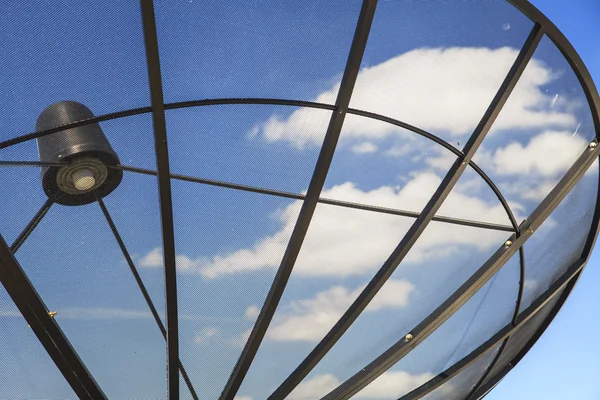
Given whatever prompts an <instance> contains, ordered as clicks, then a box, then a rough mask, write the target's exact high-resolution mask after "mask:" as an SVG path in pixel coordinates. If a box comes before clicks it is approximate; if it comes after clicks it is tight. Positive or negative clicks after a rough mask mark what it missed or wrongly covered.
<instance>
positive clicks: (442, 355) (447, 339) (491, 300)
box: [306, 263, 515, 400]
mask: <svg viewBox="0 0 600 400" xmlns="http://www.w3.org/2000/svg"><path fill="white" fill-rule="evenodd" d="M511 265H512V266H511ZM514 266H515V264H514V263H512V264H507V265H506V266H505V267H503V269H502V270H500V271H499V272H498V273H497V274H496V277H497V278H495V279H494V278H493V280H490V281H489V282H488V283H487V284H486V285H484V286H483V287H482V288H481V289H480V290H479V291H478V292H477V293H476V294H475V295H474V296H473V297H472V298H471V299H469V301H467V303H465V305H464V306H463V307H462V308H460V309H459V310H458V311H457V312H456V313H454V314H453V315H452V316H451V317H450V318H449V319H448V320H447V321H446V322H444V323H443V324H442V325H441V326H440V327H439V328H438V329H437V330H435V331H434V332H433V333H432V334H431V335H430V336H429V337H428V338H426V339H425V340H424V341H423V342H422V343H421V344H419V345H418V346H417V347H416V348H415V349H413V351H411V352H410V353H409V354H408V355H407V356H406V357H404V358H403V359H401V360H400V361H399V362H398V363H396V364H395V365H394V366H393V367H391V368H390V369H389V370H388V371H387V372H385V373H383V374H382V375H381V376H379V377H378V378H377V379H376V380H374V381H373V382H371V383H370V384H369V385H368V386H366V387H365V388H364V389H363V390H362V391H360V392H359V393H357V394H356V396H355V397H354V398H356V399H365V400H366V399H397V398H398V397H401V396H403V395H405V394H406V393H408V392H410V391H411V390H414V389H416V388H417V387H419V386H420V385H422V384H423V383H425V382H427V381H428V380H430V379H431V378H433V377H434V376H436V375H437V374H439V373H441V372H443V371H444V370H446V369H447V368H448V367H450V366H451V365H453V364H454V363H455V362H457V361H459V360H460V359H462V358H463V357H464V356H466V355H467V354H469V353H470V352H471V351H472V350H474V349H475V348H476V347H477V346H478V345H480V344H481V343H483V342H484V341H485V340H486V339H487V338H488V337H489V336H491V335H489V334H488V333H487V332H482V328H483V326H484V325H493V327H491V328H492V329H490V330H494V333H495V331H498V330H499V329H500V328H501V327H502V326H503V325H505V322H506V319H508V320H510V315H509V314H510V312H511V310H510V307H508V304H507V305H504V306H503V305H502V304H501V302H499V297H498V296H497V295H494V293H493V292H495V291H497V290H501V289H506V288H505V287H504V285H503V284H502V283H503V282H505V279H506V278H505V276H503V275H505V274H507V276H512V275H514V271H513V270H514ZM513 279H514V277H513ZM513 286H514V285H513ZM507 303H510V305H514V297H513V299H511V300H510V301H507ZM503 308H504V310H503ZM503 314H504V315H503ZM496 315H499V318H497V319H496V318H495V316H496ZM486 328H487V327H486ZM483 330H485V328H483ZM405 332H408V330H407V331H405ZM402 336H403V335H397V336H396V340H398V339H399V338H402ZM465 338H468V340H465ZM466 342H469V344H472V345H473V346H472V347H469V348H468V349H464V344H465V343H466ZM463 349H464V350H463ZM359 365H361V364H359ZM354 372H356V368H355V371H354ZM342 380H343V379H342ZM306 383H308V381H307V382H306ZM440 389H442V387H440ZM451 393H452V390H451V388H450V387H448V386H446V388H445V389H444V394H445V395H446V398H448V399H453V398H455V397H453V396H451Z"/></svg>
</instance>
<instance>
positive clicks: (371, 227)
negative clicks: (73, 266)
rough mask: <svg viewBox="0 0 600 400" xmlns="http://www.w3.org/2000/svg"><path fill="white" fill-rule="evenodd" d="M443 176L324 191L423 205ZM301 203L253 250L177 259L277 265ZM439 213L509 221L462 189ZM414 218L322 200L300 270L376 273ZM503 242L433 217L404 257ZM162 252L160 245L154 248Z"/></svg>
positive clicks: (204, 268) (226, 268)
mask: <svg viewBox="0 0 600 400" xmlns="http://www.w3.org/2000/svg"><path fill="white" fill-rule="evenodd" d="M440 181H441V178H440V177H439V176H437V175H436V174H434V173H432V172H422V173H418V174H414V176H413V177H412V179H411V180H410V181H408V182H407V183H406V184H405V185H404V186H403V187H401V188H398V187H396V188H394V187H390V186H382V187H380V188H378V189H374V190H371V191H362V190H361V189H359V188H357V187H356V185H355V184H353V183H351V182H346V183H343V184H341V185H337V186H334V187H332V188H330V189H328V190H324V191H323V193H322V196H323V197H326V198H332V199H341V200H350V201H354V202H358V203H363V204H373V205H379V206H383V207H390V208H400V209H406V210H413V211H420V210H421V209H422V208H423V206H424V205H425V203H426V202H427V200H428V199H429V197H430V196H431V194H432V193H433V192H434V191H435V189H436V188H437V186H438V185H439V183H440ZM298 208H299V206H298V205H297V204H293V205H290V206H288V207H287V208H285V209H284V210H282V211H280V212H278V213H277V218H278V219H279V221H280V222H281V229H280V230H279V231H278V232H276V233H275V234H273V235H270V236H266V237H264V238H262V239H260V240H258V241H257V242H255V243H254V244H253V245H252V246H250V247H248V248H242V249H238V250H235V251H232V252H230V253H225V254H217V255H213V256H210V257H199V258H196V259H190V258H189V257H187V256H184V255H179V256H178V260H180V259H185V260H186V261H185V263H184V267H181V264H180V263H179V262H178V268H179V270H180V272H183V273H197V274H201V275H202V276H204V277H205V278H208V279H214V278H217V277H220V276H225V275H230V274H236V273H240V272H250V271H255V270H260V269H275V268H277V267H278V266H279V263H280V262H281V257H282V255H283V253H284V251H285V248H286V246H287V243H288V240H289V236H290V233H291V231H292V229H293V227H294V224H295V221H296V218H295V216H296V215H297V213H298ZM438 214H439V215H445V216H453V217H457V218H466V219H473V220H479V221H488V222H496V223H501V224H502V223H507V221H508V220H507V217H506V214H505V212H504V209H503V208H502V206H501V205H500V204H499V203H498V202H493V203H487V202H485V201H483V200H481V199H478V198H476V197H472V196H468V195H467V194H464V193H462V192H461V191H460V190H454V191H452V193H451V194H450V195H449V196H448V198H447V199H446V201H445V202H444V204H443V205H442V207H441V209H440V211H439V213H438ZM413 221H414V220H413V219H411V218H404V217H395V216H390V215H386V214H381V213H374V212H365V211H360V210H354V209H349V208H343V207H336V206H327V205H320V206H319V207H317V209H316V211H315V214H314V217H313V219H312V222H311V225H310V228H309V231H308V234H307V236H306V239H305V241H304V244H303V249H302V251H301V252H300V255H299V256H298V259H297V262H296V265H295V267H294V271H295V273H296V274H299V275H303V276H351V275H363V274H366V273H369V272H372V271H374V270H376V269H377V268H379V267H380V266H381V264H382V263H383V261H385V259H386V258H387V256H388V255H389V253H390V252H391V251H392V250H393V249H394V248H395V247H396V245H397V244H398V242H399V241H400V239H402V236H403V235H404V233H405V232H406V230H408V228H409V227H410V225H411V224H412V223H413ZM498 243H499V239H498V233H497V232H493V231H490V230H481V229H474V228H468V227H463V226H458V225H452V224H442V223H432V224H430V226H429V227H428V228H427V229H426V230H425V232H424V233H423V235H422V237H421V238H420V240H419V241H418V242H417V244H416V245H415V246H414V247H413V248H412V249H411V251H410V252H409V254H408V255H407V257H406V258H405V260H404V262H406V263H420V262H424V261H431V260H434V259H440V258H443V257H446V256H448V255H450V254H452V252H453V251H456V250H457V249H458V246H461V245H468V246H472V247H473V248H475V249H476V250H486V249H488V248H489V247H490V246H493V245H495V244H498ZM155 252H156V249H154V250H152V252H151V254H153V253H155ZM145 258H146V257H145ZM155 258H157V257H155Z"/></svg>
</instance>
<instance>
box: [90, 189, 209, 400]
mask: <svg viewBox="0 0 600 400" xmlns="http://www.w3.org/2000/svg"><path fill="white" fill-rule="evenodd" d="M96 199H97V200H98V204H99V205H100V209H101V210H102V213H103V214H104V217H105V218H106V222H108V226H109V227H110V230H111V231H112V233H113V235H114V237H115V240H116V241H117V243H118V244H119V248H120V249H121V252H122V253H123V256H124V257H125V261H127V265H128V266H129V270H130V271H131V274H132V275H133V278H134V279H135V282H136V283H137V285H138V288H139V289H140V292H142V296H144V300H145V301H146V304H147V305H148V308H149V309H150V312H151V313H152V317H153V318H154V321H155V322H156V325H157V326H158V329H159V330H160V332H161V333H162V335H163V337H164V338H165V340H166V339H167V330H166V329H165V326H164V325H163V322H162V320H161V319H160V316H159V314H158V311H157V310H156V307H155V306H154V302H153V301H152V299H151V298H150V294H149V293H148V290H147V289H146V285H144V281H143V280H142V277H141V276H140V274H139V272H138V270H137V268H136V267H135V264H134V263H133V259H132V258H131V256H130V255H129V251H128V250H127V247H126V246H125V242H123V239H122V238H121V235H120V234H119V231H118V230H117V226H116V225H115V223H114V221H113V219H112V217H111V216H110V213H109V212H108V209H107V208H106V205H105V204H104V201H103V200H102V198H100V197H96ZM179 371H180V372H181V376H183V379H184V381H185V383H186V385H187V387H188V389H189V391H190V393H191V395H192V397H193V398H194V400H198V395H197V394H196V390H195V389H194V386H193V385H192V381H191V380H190V378H189V376H188V374H187V372H186V370H185V368H184V367H183V364H182V363H181V360H179Z"/></svg>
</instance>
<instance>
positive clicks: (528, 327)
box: [482, 290, 563, 386]
mask: <svg viewBox="0 0 600 400" xmlns="http://www.w3.org/2000/svg"><path fill="white" fill-rule="evenodd" d="M562 292H563V291H562V290H561V291H560V292H558V293H556V295H555V296H554V297H553V298H552V299H551V300H550V301H549V302H548V303H546V305H545V306H544V307H542V308H541V309H540V310H539V311H538V312H537V313H536V314H535V315H534V316H533V317H531V318H530V319H529V320H528V321H527V322H526V323H525V324H523V325H522V326H521V327H520V328H519V329H517V330H516V331H515V332H514V333H513V334H512V335H511V336H510V338H509V340H508V342H507V343H506V346H505V347H504V351H503V352H502V354H501V355H500V357H499V358H498V362H497V363H496V364H495V365H494V367H493V368H492V370H491V371H490V373H489V375H488V376H487V378H486V379H485V380H484V381H483V385H482V386H484V385H486V384H487V383H488V382H490V381H491V380H492V379H493V378H495V377H496V375H498V373H500V372H501V371H502V370H503V369H504V368H505V367H507V366H509V365H511V366H512V364H510V363H511V362H512V360H513V359H514V358H515V357H516V356H517V354H518V353H519V352H520V351H521V350H522V349H523V347H525V345H526V344H527V342H529V340H530V339H531V337H532V336H533V335H535V333H536V332H537V330H538V329H539V327H540V326H541V325H542V323H543V322H544V321H545V320H546V318H547V317H548V315H549V314H550V312H551V311H552V309H553V308H554V305H555V304H556V302H557V301H558V299H559V298H560V296H561V294H562Z"/></svg>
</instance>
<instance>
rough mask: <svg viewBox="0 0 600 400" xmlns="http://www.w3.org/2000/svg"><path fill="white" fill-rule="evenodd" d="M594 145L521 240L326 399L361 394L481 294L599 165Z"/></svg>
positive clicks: (516, 238) (537, 213)
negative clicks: (406, 336)
mask: <svg viewBox="0 0 600 400" xmlns="http://www.w3.org/2000/svg"><path fill="white" fill-rule="evenodd" d="M593 143H594V145H593V146H590V147H588V149H586V150H585V151H584V153H583V154H582V155H581V156H580V157H579V158H578V159H577V161H576V162H575V164H574V165H573V166H572V167H571V168H570V169H569V170H568V171H567V173H566V174H565V176H564V177H563V178H562V179H561V180H560V181H559V183H558V184H557V185H556V186H555V187H554V188H553V189H552V191H551V192H550V193H549V194H548V196H547V197H546V198H545V199H544V200H543V201H542V203H541V204H540V205H539V206H538V207H537V208H536V209H535V210H534V211H533V212H532V213H531V215H530V216H529V218H528V219H527V220H525V222H523V224H522V225H521V232H522V234H521V235H520V236H516V235H515V234H513V235H512V236H511V237H510V238H509V240H508V241H507V242H506V243H505V245H504V246H502V247H500V248H499V249H498V250H497V251H496V252H495V253H494V254H493V255H492V257H490V258H489V259H488V260H487V261H486V262H485V263H484V264H483V265H482V266H481V267H480V268H479V269H478V270H477V271H476V272H475V274H473V275H472V276H471V277H470V278H469V279H467V281H466V282H465V283H463V284H462V285H461V286H460V287H459V288H458V289H457V290H456V291H455V292H454V293H453V294H452V295H451V296H450V297H448V298H447V299H446V300H445V301H444V302H443V303H442V304H441V305H440V306H438V308H436V309H435V310H434V311H433V312H432V313H431V314H429V315H428V316H427V317H426V318H425V319H424V320H423V321H422V322H421V323H419V324H418V325H417V326H416V327H415V328H414V329H413V330H411V331H410V332H409V333H410V335H411V336H410V339H409V340H406V339H402V340H399V341H398V342H396V343H395V344H394V345H392V346H391V347H390V348H389V349H387V350H386V351H385V352H384V353H383V354H381V355H380V356H379V357H377V358H376V359H375V360H374V361H373V362H371V363H370V364H369V365H367V366H366V367H365V368H363V369H362V370H361V371H359V372H358V373H356V374H355V375H354V376H353V377H351V378H350V379H348V380H347V381H345V382H344V383H342V384H341V385H340V386H339V387H338V388H337V389H335V390H333V391H332V392H331V393H330V394H328V395H327V396H325V397H324V399H333V398H335V399H346V398H348V397H349V396H351V395H353V394H355V393H357V392H358V391H360V390H361V389H362V388H364V387H365V386H366V385H368V384H369V383H370V382H372V381H373V380H374V379H376V378H377V377H378V376H379V375H381V374H382V373H383V372H385V371H386V370H388V369H389V368H390V367H392V366H393V365H394V364H396V363H397V362H398V361H399V360H400V359H402V358H403V357H404V356H406V355H407V354H408V353H409V352H410V351H412V350H413V349H414V348H415V347H416V346H417V345H419V343H421V342H422V341H423V340H425V339H426V338H427V337H428V336H429V335H430V334H431V333H433V332H434V331H435V330H436V329H437V328H438V327H439V326H440V325H441V324H443V323H444V322H445V321H446V320H447V319H448V318H450V317H451V316H452V315H453V314H454V313H455V312H456V311H457V310H458V309H459V308H460V307H462V306H463V305H464V304H465V303H466V302H467V301H468V300H469V299H470V298H471V297H472V296H473V295H474V294H475V293H477V291H478V290H479V289H480V288H481V287H482V286H483V285H485V284H486V283H487V282H488V281H489V280H490V279H491V278H492V277H493V276H494V275H495V274H496V273H497V272H498V271H499V270H500V268H502V266H503V265H504V264H505V263H506V262H507V261H508V260H509V259H510V258H511V257H512V256H513V255H514V254H515V253H516V252H517V251H518V249H519V248H521V247H522V246H523V244H524V243H525V242H526V241H527V240H528V239H529V238H530V237H531V235H532V234H533V232H534V231H536V230H537V229H538V228H539V227H540V226H541V224H542V223H543V222H544V221H545V220H546V218H547V217H548V216H549V215H550V214H551V213H552V211H554V209H555V208H556V207H557V206H558V204H559V203H560V202H561V201H562V200H563V199H564V197H565V196H566V195H567V194H568V192H569V191H570V190H571V189H572V188H573V186H574V185H575V184H576V183H577V182H578V181H579V180H580V179H581V178H582V177H583V175H584V174H585V172H586V171H587V170H588V168H589V167H590V166H591V165H592V164H593V163H594V162H595V161H596V159H597V158H598V155H599V154H600V148H598V146H597V144H596V142H593Z"/></svg>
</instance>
